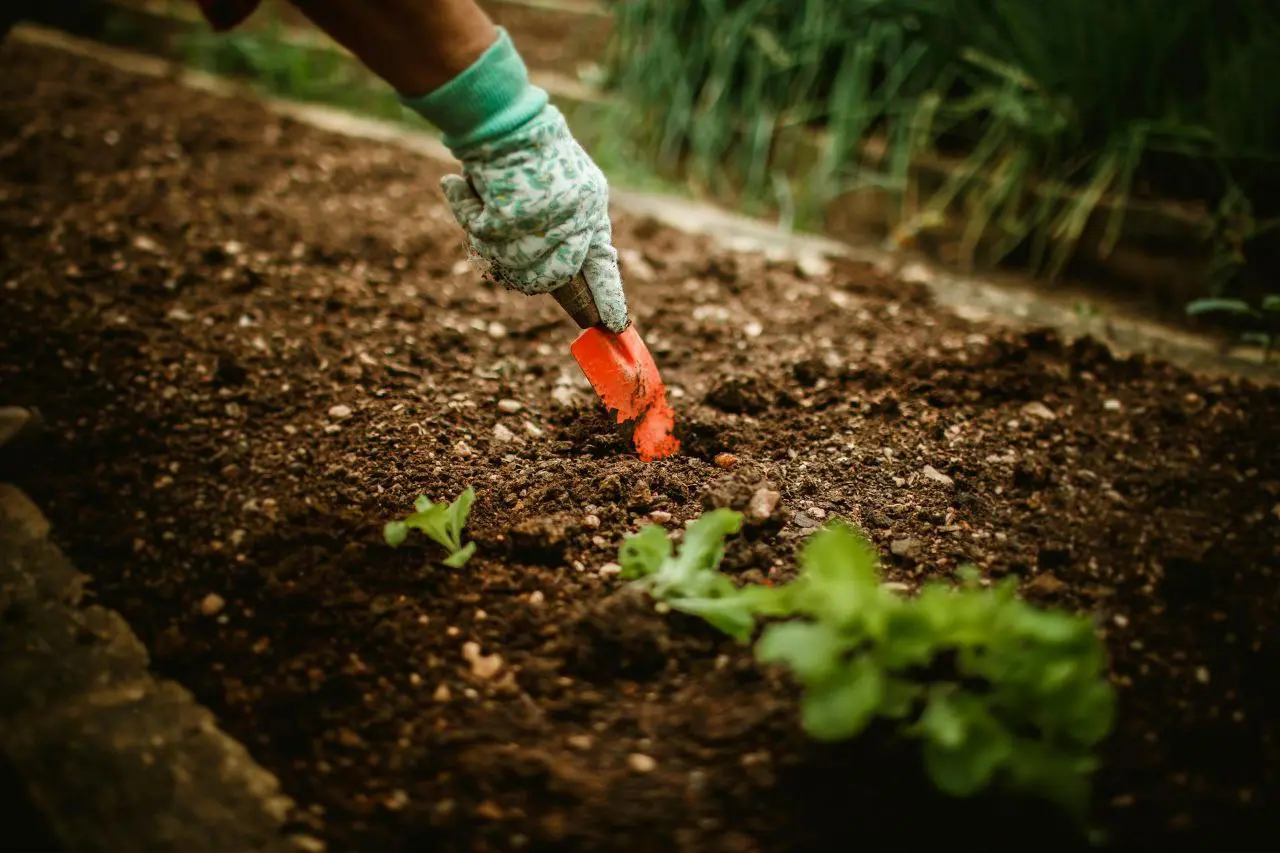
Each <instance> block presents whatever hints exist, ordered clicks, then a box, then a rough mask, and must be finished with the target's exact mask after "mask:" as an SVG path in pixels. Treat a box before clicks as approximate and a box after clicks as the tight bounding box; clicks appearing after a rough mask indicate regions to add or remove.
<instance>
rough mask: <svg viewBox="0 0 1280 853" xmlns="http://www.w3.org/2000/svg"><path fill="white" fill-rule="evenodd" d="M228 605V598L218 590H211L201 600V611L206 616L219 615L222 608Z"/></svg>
mask: <svg viewBox="0 0 1280 853" xmlns="http://www.w3.org/2000/svg"><path fill="white" fill-rule="evenodd" d="M226 606H227V602H226V599H224V598H223V597H222V596H220V595H218V594H217V593H216V592H211V593H209V594H208V595H206V596H205V597H204V600H202V601H201V602H200V612H201V613H203V614H204V615H205V616H217V615H218V614H219V613H221V612H222V608H224V607H226Z"/></svg>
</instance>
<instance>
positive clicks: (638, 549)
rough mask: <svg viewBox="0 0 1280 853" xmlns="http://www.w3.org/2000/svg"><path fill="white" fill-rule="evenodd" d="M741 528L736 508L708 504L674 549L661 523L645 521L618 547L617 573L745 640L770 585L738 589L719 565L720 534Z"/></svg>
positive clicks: (726, 534) (740, 519)
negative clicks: (648, 523) (706, 508)
mask: <svg viewBox="0 0 1280 853" xmlns="http://www.w3.org/2000/svg"><path fill="white" fill-rule="evenodd" d="M741 529H742V513H739V512H734V511H733V510H730V509H716V510H712V511H711V512H708V513H706V514H705V515H703V516H702V517H701V518H699V519H698V520H697V521H695V522H694V523H693V524H691V525H689V528H688V529H687V530H685V533H684V541H683V542H681V543H680V548H679V549H678V550H676V549H673V548H672V546H671V540H670V539H668V538H667V532H666V531H665V530H664V529H663V528H662V527H659V526H658V525H652V524H651V525H647V526H645V527H643V528H641V530H640V531H639V532H638V533H635V534H633V535H631V536H628V537H627V538H626V539H625V540H624V541H623V543H622V548H621V549H620V551H619V552H618V562H619V563H620V564H621V565H622V577H623V578H625V579H627V580H631V581H633V582H634V585H635V586H637V587H639V588H641V589H643V590H645V591H646V592H648V593H649V594H650V595H652V596H653V597H654V598H655V599H657V600H658V601H665V602H666V603H667V604H668V605H670V607H671V608H672V609H673V610H679V611H680V612H681V613H688V614H690V615H693V616H697V617H700V618H702V619H705V620H706V621H707V622H709V623H711V625H713V626H714V627H716V628H717V629H719V630H721V631H723V632H724V633H726V634H728V635H729V636H731V637H733V638H734V639H736V640H738V641H739V642H744V643H745V642H746V641H747V640H749V639H751V634H752V633H753V632H754V630H755V626H756V615H757V613H758V612H760V611H761V610H762V609H764V608H765V607H766V605H765V603H764V598H765V597H767V594H768V593H769V592H771V591H772V590H769V589H768V588H767V587H749V588H746V589H740V588H738V587H737V586H735V585H734V583H733V581H732V580H730V579H729V578H728V577H727V576H725V575H724V574H722V573H721V572H720V571H719V566H720V561H721V560H722V559H724V539H725V537H726V536H728V535H730V534H732V533H737V532H738V531H739V530H741Z"/></svg>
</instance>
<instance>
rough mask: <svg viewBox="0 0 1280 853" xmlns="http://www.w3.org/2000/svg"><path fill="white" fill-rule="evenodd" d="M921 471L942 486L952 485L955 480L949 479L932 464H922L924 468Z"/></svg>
mask: <svg viewBox="0 0 1280 853" xmlns="http://www.w3.org/2000/svg"><path fill="white" fill-rule="evenodd" d="M921 473H922V474H924V475H925V476H926V477H928V478H929V479H930V480H933V481H934V482H935V483H941V484H942V485H944V486H954V485H955V484H956V481H955V480H953V479H951V478H950V477H948V476H947V475H946V474H944V473H942V472H941V471H939V470H938V469H937V468H934V467H933V466H932V465H926V466H924V470H923V471H921Z"/></svg>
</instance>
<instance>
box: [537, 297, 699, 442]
mask: <svg viewBox="0 0 1280 853" xmlns="http://www.w3.org/2000/svg"><path fill="white" fill-rule="evenodd" d="M551 295H552V296H554V297H555V299H556V302H559V303H560V307H561V308H563V309H564V310H565V312H566V313H568V315H569V316H570V317H572V318H573V322H575V323H577V324H578V328H580V329H582V330H583V331H582V334H580V335H578V339H577V340H576V341H574V342H573V346H571V347H570V348H569V351H570V352H572V353H573V357H574V359H576V360H577V362H578V366H579V367H580V368H582V372H583V374H585V375H586V377H587V380H588V381H589V382H590V383H591V387H592V388H594V389H595V391H596V393H597V394H598V395H600V399H601V400H603V401H604V404H605V406H606V407H607V408H609V409H612V410H614V411H616V412H617V414H618V423H620V424H629V425H630V426H631V428H632V433H631V441H632V443H633V444H635V448H636V451H637V452H638V453H639V454H640V458H641V459H643V460H644V461H646V462H652V461H653V460H655V459H662V458H663V457H665V456H670V455H671V454H673V453H675V452H676V451H677V450H679V449H680V441H679V440H678V439H677V438H676V437H675V436H674V435H672V430H673V429H674V427H675V418H676V416H675V412H674V411H672V409H671V406H670V405H669V404H668V403H667V386H665V385H663V384H662V377H661V376H660V375H659V374H658V366H657V365H656V364H654V363H653V356H651V355H650V354H649V348H648V347H646V346H645V345H644V341H643V340H641V339H640V334H639V333H638V332H637V331H636V326H635V323H630V324H628V325H627V328H625V329H623V330H622V331H621V332H611V331H609V330H608V329H606V328H605V327H604V325H603V324H602V323H601V322H600V311H599V310H598V309H597V308H596V303H595V300H594V299H593V298H592V296H591V288H590V287H588V286H587V282H586V280H585V279H584V278H583V277H582V274H581V273H579V274H578V275H577V276H574V278H573V281H571V282H569V283H568V284H566V285H564V286H562V287H560V288H558V289H556V290H553V291H552V292H551Z"/></svg>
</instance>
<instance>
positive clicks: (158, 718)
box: [0, 486, 315, 853]
mask: <svg viewBox="0 0 1280 853" xmlns="http://www.w3.org/2000/svg"><path fill="white" fill-rule="evenodd" d="M48 532H49V523H48V521H47V520H46V519H45V517H44V515H43V514H42V513H40V511H39V510H38V509H37V508H36V507H35V506H34V505H33V504H32V503H31V501H30V500H29V499H28V498H27V497H26V495H25V494H23V493H22V491H21V490H19V489H17V488H15V487H12V486H0V773H2V775H4V776H5V777H6V778H7V779H11V780H12V781H11V782H8V783H6V784H7V785H8V788H6V790H9V789H13V790H11V791H10V792H9V793H10V799H11V800H13V799H15V798H16V803H18V804H20V803H24V802H26V803H28V805H29V807H30V810H31V811H32V812H33V813H32V814H30V815H28V816H27V819H26V822H27V823H30V824H31V825H32V826H39V827H40V828H41V831H42V832H44V830H46V829H47V835H50V836H52V837H53V838H54V839H56V842H57V843H56V845H49V844H45V843H43V842H41V843H39V844H38V845H37V846H41V847H49V846H56V848H57V849H68V850H84V851H104V853H105V851H116V850H148V851H150V850H155V851H175V853H176V851H190V853H203V852H204V851H207V853H215V851H216V853H221V851H227V850H236V851H273V853H274V851H282V853H283V851H291V853H292V851H295V850H298V849H308V844H310V849H314V848H315V839H308V838H303V839H301V841H300V843H301V846H299V844H298V842H297V841H295V839H293V838H290V837H287V836H285V835H284V834H283V832H282V827H283V825H284V822H285V820H286V818H287V813H288V811H289V809H290V808H291V805H292V804H291V802H290V801H289V799H288V798H286V797H284V796H283V795H282V794H281V793H280V788H279V782H278V781H277V780H276V778H275V777H274V776H273V775H271V774H270V773H268V772H267V771H266V770H264V769H262V768H261V767H259V766H258V765H257V764H255V763H254V761H253V760H252V758H251V757H250V756H249V754H248V752H246V751H245V749H244V747H242V746H241V745H240V744H239V743H237V742H236V741H235V740H233V739H232V738H230V737H229V736H227V735H226V734H225V733H223V732H222V731H220V730H219V729H218V728H217V726H216V725H215V722H214V718H213V715H212V714H211V713H210V712H209V711H208V710H206V709H204V708H202V707H201V706H200V705H199V704H197V703H196V702H195V700H194V699H193V698H192V696H191V695H190V694H189V693H188V692H187V691H186V690H184V689H183V688H181V687H179V686H178V685H176V684H174V683H172V682H167V681H157V680H156V679H155V678H154V677H153V676H152V675H151V674H150V673H149V672H148V656H147V650H146V648H145V647H144V646H143V645H142V643H141V642H140V641H139V640H138V638H137V636H136V635H135V634H134V633H133V631H132V630H131V629H130V628H129V625H128V624H127V623H126V622H125V620H124V619H123V618H122V617H121V616H120V615H119V614H118V613H116V612H115V611H112V610H108V609H106V608H103V607H99V606H96V605H95V606H90V607H84V608H81V607H80V603H81V601H82V598H83V592H84V586H85V583H86V581H87V578H86V576H85V575H83V574H81V573H79V572H77V571H76V570H75V568H74V567H73V566H72V565H71V563H70V562H69V561H68V560H67V559H66V557H65V556H64V555H63V554H62V552H61V551H60V550H59V549H58V548H57V547H56V546H55V545H54V544H53V543H52V542H50V541H49V539H48V538H47V534H48ZM10 805H15V803H14V802H10ZM17 831H18V832H19V835H18V836H17V837H19V838H25V837H26V836H24V835H22V834H21V833H22V831H23V826H22V825H19V826H18V829H17ZM11 840H12V839H11Z"/></svg>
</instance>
